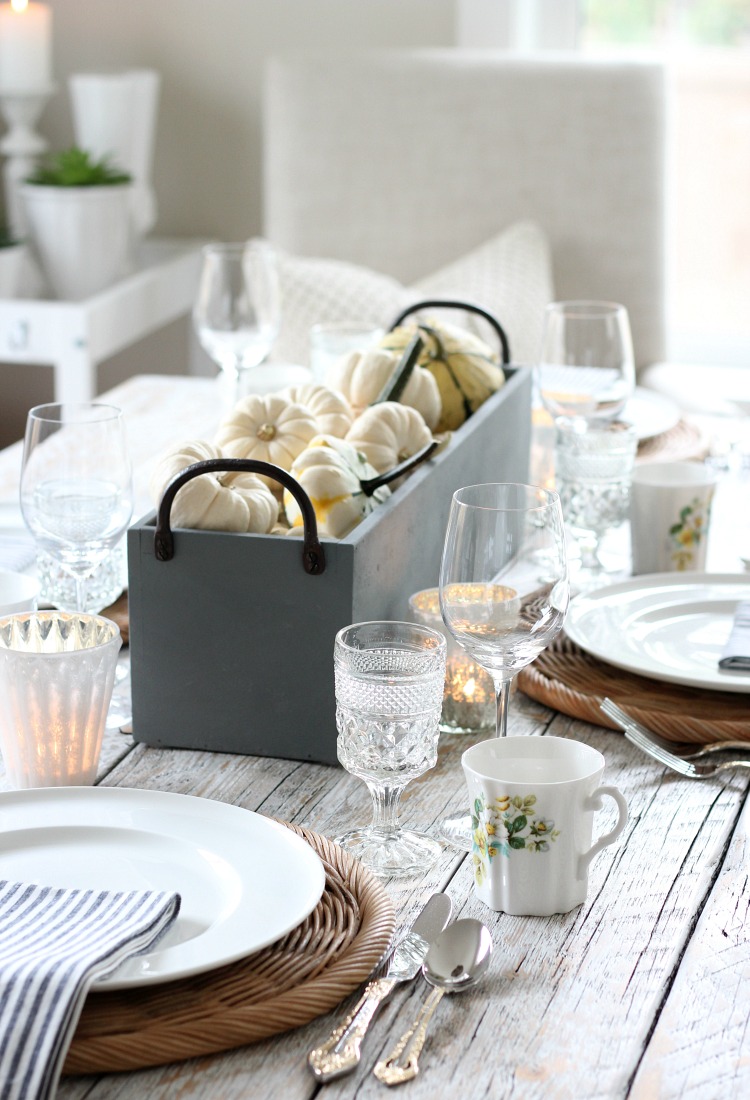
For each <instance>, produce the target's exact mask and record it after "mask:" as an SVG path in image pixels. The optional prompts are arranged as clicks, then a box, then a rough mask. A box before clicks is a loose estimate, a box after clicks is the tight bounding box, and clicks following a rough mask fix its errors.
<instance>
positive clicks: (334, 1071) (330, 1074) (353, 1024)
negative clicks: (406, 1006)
mask: <svg viewBox="0 0 750 1100" xmlns="http://www.w3.org/2000/svg"><path fill="white" fill-rule="evenodd" d="M395 985H396V980H395V979H393V978H379V979H378V980H377V981H373V982H369V983H368V984H367V986H365V991H364V993H363V994H362V996H361V997H360V999H359V1001H358V1002H357V1004H356V1005H355V1006H354V1009H353V1010H352V1012H351V1014H350V1015H349V1016H348V1017H347V1018H346V1020H344V1022H343V1024H341V1025H340V1026H339V1027H337V1028H336V1030H335V1031H334V1032H332V1033H331V1035H330V1036H329V1038H328V1039H326V1041H325V1042H324V1043H322V1044H321V1046H319V1047H315V1049H314V1050H311V1051H310V1053H309V1054H308V1056H307V1064H308V1066H309V1067H310V1069H311V1071H312V1074H313V1076H314V1077H315V1079H316V1080H317V1081H321V1082H322V1081H332V1080H333V1079H334V1078H335V1077H342V1076H343V1075H344V1074H345V1073H351V1072H352V1070H354V1069H356V1068H357V1066H358V1065H359V1059H360V1056H361V1050H362V1040H363V1039H364V1037H365V1034H366V1032H367V1029H368V1027H369V1026H370V1024H371V1023H372V1021H373V1019H374V1017H375V1013H376V1012H377V1011H378V1009H379V1008H380V1006H381V1004H382V1003H383V1001H384V1000H385V999H386V997H388V996H389V994H390V993H391V991H392V990H393V988H394V986H395Z"/></svg>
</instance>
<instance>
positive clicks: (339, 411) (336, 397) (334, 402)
mask: <svg viewBox="0 0 750 1100" xmlns="http://www.w3.org/2000/svg"><path fill="white" fill-rule="evenodd" d="M279 396H280V397H283V398H284V400H285V401H292V402H294V404H295V405H304V406H305V408H307V409H309V410H310V412H311V413H312V414H313V416H314V417H315V419H316V421H317V423H318V434H319V435H335V436H338V438H339V439H343V438H344V436H345V435H346V433H347V432H348V431H349V428H350V427H351V426H352V421H353V420H354V413H353V412H352V409H351V406H350V405H349V402H348V401H347V400H346V398H345V397H344V395H343V394H341V393H339V392H338V390H332V389H331V388H330V386H323V385H321V383H319V382H308V383H306V384H305V385H304V386H287V388H286V389H285V390H281V392H280V393H279Z"/></svg>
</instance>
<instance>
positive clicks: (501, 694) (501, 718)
mask: <svg viewBox="0 0 750 1100" xmlns="http://www.w3.org/2000/svg"><path fill="white" fill-rule="evenodd" d="M495 702H496V704H497V718H496V722H495V737H505V735H506V734H507V732H508V706H509V704H510V680H500V681H498V682H496V683H495Z"/></svg>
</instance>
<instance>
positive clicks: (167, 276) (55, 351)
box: [0, 239, 202, 401]
mask: <svg viewBox="0 0 750 1100" xmlns="http://www.w3.org/2000/svg"><path fill="white" fill-rule="evenodd" d="M201 244H202V242H201V241H192V240H158V239H156V240H147V241H144V242H142V244H141V245H140V248H139V253H138V262H137V267H136V270H135V271H134V272H133V274H132V275H129V276H127V277H126V278H125V279H122V280H121V281H120V282H119V283H116V284H115V285H114V286H111V287H108V288H107V289H106V290H103V291H102V292H101V293H100V294H96V295H95V296H94V297H93V298H88V299H86V300H85V301H83V302H61V301H58V300H55V299H31V298H5V299H0V362H7V363H39V364H42V365H47V366H51V367H52V369H53V371H54V400H55V401H90V400H91V399H92V398H93V397H94V396H95V395H96V368H97V366H98V364H99V363H101V362H102V361H103V360H105V359H108V358H109V357H110V356H111V355H115V354H116V353H117V352H119V351H122V350H123V349H124V348H127V347H130V346H131V345H132V344H135V343H137V342H138V340H140V339H142V338H143V337H144V336H148V335H149V334H150V333H152V332H156V331H157V330H158V329H160V328H163V327H164V326H165V325H168V324H169V323H170V322H171V321H174V320H176V319H177V318H178V317H181V316H183V315H184V314H186V313H188V312H189V310H190V309H191V307H192V304H193V298H194V297H195V292H196V289H197V286H198V277H199V272H200V262H201Z"/></svg>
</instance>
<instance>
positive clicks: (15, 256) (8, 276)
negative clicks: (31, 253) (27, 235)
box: [0, 244, 26, 298]
mask: <svg viewBox="0 0 750 1100" xmlns="http://www.w3.org/2000/svg"><path fill="white" fill-rule="evenodd" d="M25 253H26V249H25V246H24V245H22V244H10V245H8V246H7V247H6V248H0V298H15V297H16V295H17V294H18V293H19V290H20V287H21V272H22V270H23V261H24V256H25Z"/></svg>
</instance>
